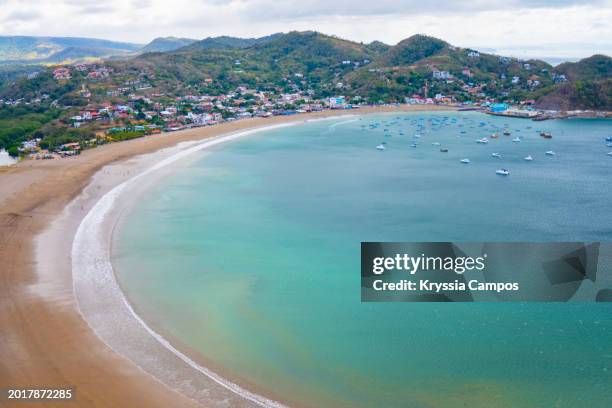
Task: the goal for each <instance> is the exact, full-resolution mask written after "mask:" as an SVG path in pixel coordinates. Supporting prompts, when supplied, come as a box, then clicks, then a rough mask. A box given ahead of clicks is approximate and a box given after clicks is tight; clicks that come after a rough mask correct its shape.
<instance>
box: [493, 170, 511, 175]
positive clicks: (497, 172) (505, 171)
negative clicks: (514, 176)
mask: <svg viewBox="0 0 612 408" xmlns="http://www.w3.org/2000/svg"><path fill="white" fill-rule="evenodd" d="M495 174H499V175H500V176H509V175H510V170H508V169H499V170H497V171H496V172H495Z"/></svg>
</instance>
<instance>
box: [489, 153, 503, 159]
mask: <svg viewBox="0 0 612 408" xmlns="http://www.w3.org/2000/svg"><path fill="white" fill-rule="evenodd" d="M491 156H492V157H497V158H498V159H499V158H501V154H499V153H491Z"/></svg>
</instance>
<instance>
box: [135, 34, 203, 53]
mask: <svg viewBox="0 0 612 408" xmlns="http://www.w3.org/2000/svg"><path fill="white" fill-rule="evenodd" d="M197 41H198V40H194V39H191V38H178V37H159V38H156V39H154V40H153V41H151V42H150V43H148V44H147V45H145V46H144V47H142V48H141V49H140V50H139V52H167V51H174V50H177V49H179V48H182V47H185V46H188V45H190V44H193V43H195V42H197Z"/></svg>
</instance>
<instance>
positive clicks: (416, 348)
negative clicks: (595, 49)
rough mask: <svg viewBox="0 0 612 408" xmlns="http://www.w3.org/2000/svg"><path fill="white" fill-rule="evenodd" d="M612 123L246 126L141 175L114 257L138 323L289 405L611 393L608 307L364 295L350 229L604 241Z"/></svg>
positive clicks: (383, 235) (475, 402)
mask: <svg viewBox="0 0 612 408" xmlns="http://www.w3.org/2000/svg"><path fill="white" fill-rule="evenodd" d="M481 121H482V122H485V124H484V125H481V124H480V122H481ZM376 124H378V125H376ZM506 124H507V127H508V128H509V129H510V130H511V131H512V135H511V136H504V135H502V134H501V131H502V130H503V129H504V128H505V127H506ZM610 125H611V122H609V121H604V120H570V121H548V122H539V123H538V122H532V121H526V120H520V119H506V118H499V117H490V116H485V115H482V114H477V113H467V114H463V113H413V114H393V115H376V116H371V115H369V116H363V117H359V118H352V119H349V118H342V119H334V120H327V121H319V122H312V123H308V124H305V125H300V126H295V127H291V128H285V129H278V130H273V131H268V132H265V133H261V134H258V135H255V136H249V137H246V138H243V139H241V140H238V141H235V142H230V143H227V144H223V145H219V146H217V147H215V148H214V149H213V150H211V154H207V155H204V154H202V156H201V157H197V158H195V159H194V160H193V161H192V162H190V163H189V164H188V165H186V166H182V167H181V168H179V169H177V170H176V171H175V172H173V173H172V175H170V176H167V177H165V178H163V179H162V180H161V181H159V182H158V183H156V184H155V186H154V187H152V188H150V189H149V190H148V191H147V192H146V193H145V195H144V197H142V198H141V200H140V203H139V205H138V206H137V207H136V209H135V210H133V211H132V212H131V213H129V214H127V215H126V218H125V220H124V222H123V223H122V227H121V228H120V230H119V231H118V232H117V234H116V237H115V244H114V251H113V262H114V264H115V267H116V271H117V274H118V278H119V281H120V284H121V286H122V287H123V289H124V290H125V291H126V293H127V295H128V297H129V298H130V300H131V301H132V302H133V304H134V306H135V308H136V310H137V311H138V312H139V313H140V314H141V315H142V316H143V317H144V318H145V320H147V321H148V322H149V323H151V324H152V325H154V326H155V327H156V328H157V329H158V330H160V331H161V332H162V333H164V335H166V336H168V337H169V338H171V339H173V341H175V342H177V344H179V345H180V346H181V347H183V348H184V349H186V350H189V351H190V352H191V353H192V355H196V357H197V358H199V359H200V360H201V361H203V362H204V363H205V364H208V365H209V366H211V367H213V368H214V369H216V370H218V371H220V372H221V373H223V374H224V375H226V376H228V377H229V378H232V379H234V380H237V381H238V382H240V383H241V384H244V385H246V386H247V387H248V388H250V389H253V390H255V391H257V392H262V393H264V394H265V395H268V396H271V397H273V398H278V399H280V400H282V401H284V402H288V403H290V404H297V405H306V406H317V407H318V406H346V407H415V408H419V407H464V406H465V407H489V408H490V407H496V408H497V407H582V406H590V407H602V408H603V407H610V406H612V395H611V394H610V390H611V389H612V306H609V305H605V304H599V305H598V304H539V303H531V304H521V303H511V304H510V303H507V304H503V303H479V304H467V303H466V304H433V303H429V304H416V303H393V304H391V303H386V304H380V303H376V304H365V303H361V302H360V266H359V259H360V258H359V248H360V242H361V241H577V240H588V241H612V214H611V211H610V208H611V207H610V203H612V188H611V187H612V181H611V180H612V178H611V174H612V158H611V157H608V156H606V153H607V152H608V151H610V150H612V148H608V147H606V145H605V142H604V139H605V137H606V136H610V135H612V126H610ZM372 126H375V127H374V128H372ZM528 126H531V127H532V128H531V129H528V128H527V127H528ZM384 129H388V131H385V130H384ZM539 129H542V130H547V131H551V132H552V133H553V139H550V140H547V139H544V138H542V137H540V136H539V135H538V133H536V130H539ZM462 131H463V132H464V133H462ZM493 131H498V132H499V133H500V136H499V138H498V139H491V141H490V143H489V144H486V145H481V144H477V143H475V140H476V139H479V138H482V137H485V136H488V135H490V134H491V133H492V132H493ZM400 133H403V135H402V134H400ZM415 133H418V134H420V135H421V137H420V138H414V137H413V135H414V134H415ZM517 135H519V136H522V137H523V141H522V142H520V143H513V142H512V141H511V140H512V139H513V138H514V137H516V136H517ZM383 141H384V142H386V143H387V144H386V149H385V150H384V151H379V150H377V149H376V148H375V147H376V146H377V145H378V144H380V143H381V142H383ZM414 141H416V142H418V143H419V144H418V145H417V147H416V148H413V147H411V145H412V143H413V142H414ZM436 142H439V143H441V146H434V145H432V143H436ZM440 147H446V148H448V149H449V151H448V152H447V153H442V152H440V150H439V149H440ZM548 150H554V151H555V152H556V155H555V156H554V157H549V156H546V155H545V152H546V151H548ZM492 152H499V153H500V154H501V155H502V158H501V159H496V158H494V157H491V153H492ZM529 154H530V155H532V156H533V158H534V160H533V161H532V162H526V161H524V160H523V158H524V157H525V156H527V155H529ZM463 158H469V159H470V160H471V164H468V165H465V164H461V163H460V160H461V159H463ZM501 167H504V168H508V169H509V170H510V171H511V175H510V176H508V177H503V176H498V175H496V174H495V170H497V169H498V168H501Z"/></svg>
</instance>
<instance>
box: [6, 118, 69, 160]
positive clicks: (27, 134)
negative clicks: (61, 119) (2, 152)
mask: <svg viewBox="0 0 612 408" xmlns="http://www.w3.org/2000/svg"><path fill="white" fill-rule="evenodd" d="M59 114H60V112H59V111H58V110H55V109H46V108H43V107H26V106H16V107H4V108H0V149H6V150H7V151H8V152H9V154H11V155H16V154H14V153H16V149H17V147H18V146H19V145H20V144H21V142H23V141H25V140H27V139H29V138H31V137H43V133H42V132H41V131H40V129H41V128H42V127H43V125H45V124H47V123H49V122H51V121H52V120H54V119H56V118H57V117H58V116H59Z"/></svg>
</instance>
